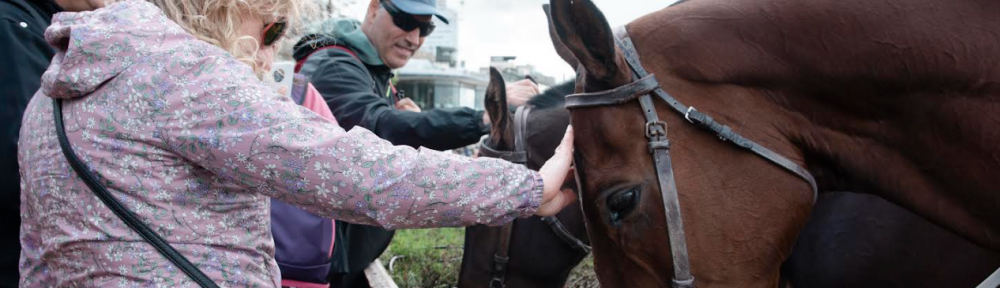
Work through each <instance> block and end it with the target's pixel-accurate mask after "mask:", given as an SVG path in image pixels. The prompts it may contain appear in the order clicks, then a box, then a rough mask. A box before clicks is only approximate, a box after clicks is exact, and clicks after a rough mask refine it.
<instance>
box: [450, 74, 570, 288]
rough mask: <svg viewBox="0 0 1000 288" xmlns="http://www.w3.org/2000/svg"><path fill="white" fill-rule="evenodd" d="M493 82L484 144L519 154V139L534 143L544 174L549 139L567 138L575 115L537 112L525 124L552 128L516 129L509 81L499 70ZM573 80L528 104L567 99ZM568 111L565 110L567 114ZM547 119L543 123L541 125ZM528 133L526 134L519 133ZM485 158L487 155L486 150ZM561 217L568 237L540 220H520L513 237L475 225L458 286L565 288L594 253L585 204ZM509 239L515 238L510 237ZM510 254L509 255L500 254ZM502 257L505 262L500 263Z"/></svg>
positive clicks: (536, 164)
mask: <svg viewBox="0 0 1000 288" xmlns="http://www.w3.org/2000/svg"><path fill="white" fill-rule="evenodd" d="M490 70H491V71H490V76H491V77H490V83H489V86H488V87H487V92H486V97H485V99H486V103H485V106H486V110H487V112H488V113H489V115H490V119H492V120H493V121H492V130H491V133H490V135H489V138H487V139H486V141H485V142H484V143H483V145H486V146H488V147H491V148H493V149H495V150H499V151H513V150H514V138H515V136H523V137H524V139H526V140H527V142H528V143H530V144H529V145H527V147H525V149H524V150H525V151H526V152H527V153H526V154H527V157H526V160H527V163H523V164H525V165H526V166H528V168H531V169H534V170H538V169H539V168H541V167H542V165H543V164H545V160H548V159H549V158H550V157H552V155H553V153H554V151H555V148H556V146H558V142H549V141H539V139H540V138H542V139H545V140H547V139H548V138H549V137H548V135H563V134H565V132H566V126H567V125H569V117H568V116H569V114H561V115H553V114H552V113H548V112H531V113H529V114H527V115H528V116H529V117H530V118H531V121H527V122H525V123H521V124H527V123H528V122H530V123H532V124H536V123H545V124H546V125H538V126H535V125H530V126H528V127H525V129H522V130H521V131H515V130H514V125H513V120H512V118H513V117H512V115H511V111H509V108H508V107H507V104H506V103H507V96H506V94H505V93H506V88H505V85H504V80H503V77H502V76H501V75H500V73H499V72H497V71H496V70H495V69H492V68H491V69H490ZM574 87H575V85H574V83H573V82H570V83H567V84H562V85H559V86H556V87H553V88H552V89H549V90H548V91H547V92H546V93H544V94H542V95H540V96H537V97H534V98H533V99H532V100H530V101H529V102H528V103H527V104H526V105H527V106H531V107H545V106H549V105H550V104H546V103H544V102H546V101H548V100H549V99H553V98H554V97H551V96H549V95H555V96H556V97H555V98H559V99H561V98H562V97H563V96H565V95H566V94H569V93H572V92H573V89H574ZM563 112H565V110H563ZM539 121H541V122H539ZM518 133H524V134H523V135H517V134H518ZM480 156H481V157H485V156H486V154H485V153H484V152H483V150H482V149H481V150H480ZM555 219H558V221H559V222H560V223H562V224H559V225H562V226H563V227H564V228H563V229H565V230H564V232H563V236H564V237H569V239H567V238H561V237H559V236H558V235H557V233H559V232H557V231H556V229H557V228H554V227H553V226H551V225H555V224H553V223H547V222H546V221H543V219H542V218H541V217H538V216H534V217H531V218H523V219H517V220H514V222H513V224H512V225H513V226H511V228H510V229H511V230H510V231H509V232H508V234H507V235H504V233H503V231H504V227H502V226H501V227H488V226H472V227H469V228H466V230H465V251H464V254H463V256H462V270H461V272H460V273H459V280H458V287H461V288H470V287H494V288H499V287H528V288H530V287H551V288H558V287H563V286H565V284H566V280H567V278H568V277H569V274H570V272H571V271H572V270H573V268H574V267H576V266H577V265H578V264H580V261H582V260H583V259H584V258H585V257H586V256H587V255H589V251H590V247H589V245H590V240H589V239H588V238H587V232H586V227H584V226H583V225H584V222H583V215H582V214H581V212H580V207H579V206H570V207H567V208H566V209H563V211H562V212H559V214H558V215H556V217H555ZM508 237H509V238H508ZM505 238H507V239H509V241H510V242H509V244H508V245H507V246H506V249H503V246H502V245H500V242H502V241H503V240H504V239H505ZM499 250H505V251H499ZM498 258H499V259H498Z"/></svg>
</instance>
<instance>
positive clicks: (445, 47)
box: [418, 0, 458, 67]
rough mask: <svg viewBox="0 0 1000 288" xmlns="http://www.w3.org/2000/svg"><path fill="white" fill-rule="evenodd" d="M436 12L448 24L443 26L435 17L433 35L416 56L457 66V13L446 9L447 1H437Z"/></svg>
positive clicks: (428, 37) (448, 8)
mask: <svg viewBox="0 0 1000 288" xmlns="http://www.w3.org/2000/svg"><path fill="white" fill-rule="evenodd" d="M438 12H440V13H441V15H442V16H444V17H445V18H448V23H451V24H444V22H441V20H440V19H437V17H433V18H434V25H435V26H436V28H435V29H434V33H431V35H430V36H427V39H426V40H424V45H423V46H421V47H420V51H419V53H418V54H420V55H418V56H421V57H420V58H424V59H428V60H431V61H434V62H442V63H448V64H449V65H450V66H452V67H454V66H457V65H456V64H457V60H458V55H457V54H456V53H457V52H458V11H456V10H455V9H452V8H450V7H448V0H438Z"/></svg>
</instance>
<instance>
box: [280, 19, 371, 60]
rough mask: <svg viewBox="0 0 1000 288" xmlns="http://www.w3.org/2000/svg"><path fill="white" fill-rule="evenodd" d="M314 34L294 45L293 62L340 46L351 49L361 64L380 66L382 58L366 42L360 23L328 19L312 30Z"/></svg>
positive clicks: (367, 41)
mask: <svg viewBox="0 0 1000 288" xmlns="http://www.w3.org/2000/svg"><path fill="white" fill-rule="evenodd" d="M313 30H314V32H313V33H311V34H309V35H306V36H305V37H302V40H299V42H298V43H296V44H295V54H294V55H293V57H294V58H295V60H296V61H297V60H302V59H303V58H305V57H308V56H309V54H312V52H313V51H316V49H319V48H322V47H323V46H328V45H340V46H344V47H347V48H348V49H351V51H354V53H356V54H358V58H361V62H364V63H365V64H366V65H369V66H382V65H385V64H384V63H382V58H381V57H379V55H378V51H377V50H375V45H372V42H371V41H370V40H368V36H367V35H365V33H364V32H362V31H361V22H359V21H358V20H354V19H347V18H340V19H330V20H326V21H324V22H323V23H321V24H319V25H318V27H314V28H313Z"/></svg>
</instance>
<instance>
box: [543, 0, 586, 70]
mask: <svg viewBox="0 0 1000 288" xmlns="http://www.w3.org/2000/svg"><path fill="white" fill-rule="evenodd" d="M542 10H544V11H545V18H548V19H549V38H552V46H555V48H556V54H559V57H560V58H562V59H563V61H566V64H569V66H570V67H571V68H573V71H576V68H577V67H579V66H580V61H579V60H576V56H575V55H573V52H572V51H570V50H569V47H566V44H563V42H562V39H559V34H558V33H556V27H555V23H554V22H552V12H551V11H550V10H551V6H549V4H542Z"/></svg>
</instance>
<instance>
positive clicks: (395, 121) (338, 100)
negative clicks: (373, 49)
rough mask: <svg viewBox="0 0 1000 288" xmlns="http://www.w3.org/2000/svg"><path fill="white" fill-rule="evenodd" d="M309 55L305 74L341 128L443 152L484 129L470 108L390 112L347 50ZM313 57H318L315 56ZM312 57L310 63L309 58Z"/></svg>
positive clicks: (474, 137)
mask: <svg viewBox="0 0 1000 288" xmlns="http://www.w3.org/2000/svg"><path fill="white" fill-rule="evenodd" d="M325 52H328V53H329V54H327V55H319V54H317V55H313V57H310V58H314V57H315V58H314V59H310V60H309V62H311V63H308V64H306V65H316V66H315V67H316V69H315V70H314V71H313V72H312V73H311V74H310V75H309V76H310V81H312V83H313V85H314V86H316V89H318V90H319V92H320V94H323V98H324V99H326V103H327V104H328V105H329V106H330V109H332V110H333V115H334V116H335V117H337V121H340V123H341V126H342V127H344V128H345V129H350V128H351V127H353V126H355V125H360V126H361V127H365V128H367V129H369V130H372V132H375V134H376V135H378V136H379V137H381V138H382V139H386V140H389V142H392V143H393V144H396V145H408V146H412V147H420V146H423V147H427V148H431V149H434V150H448V149H455V148H459V147H463V146H466V145H469V144H473V143H475V142H476V141H478V140H479V137H481V136H482V135H484V134H486V133H487V132H489V127H488V126H486V125H485V124H483V112H482V111H476V110H473V109H469V108H454V109H435V110H432V111H427V112H419V113H418V112H410V111H401V110H395V109H393V108H392V107H391V106H389V104H388V103H387V102H386V101H385V99H383V98H382V97H381V96H380V95H378V94H375V93H374V91H373V89H372V86H371V85H372V84H371V81H372V80H371V76H370V74H369V72H368V70H367V68H365V67H364V65H363V64H361V62H360V61H358V60H357V59H355V58H354V57H353V56H351V55H350V54H347V53H346V52H343V51H338V50H329V51H325ZM317 56H318V57H317ZM314 61H315V62H314Z"/></svg>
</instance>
